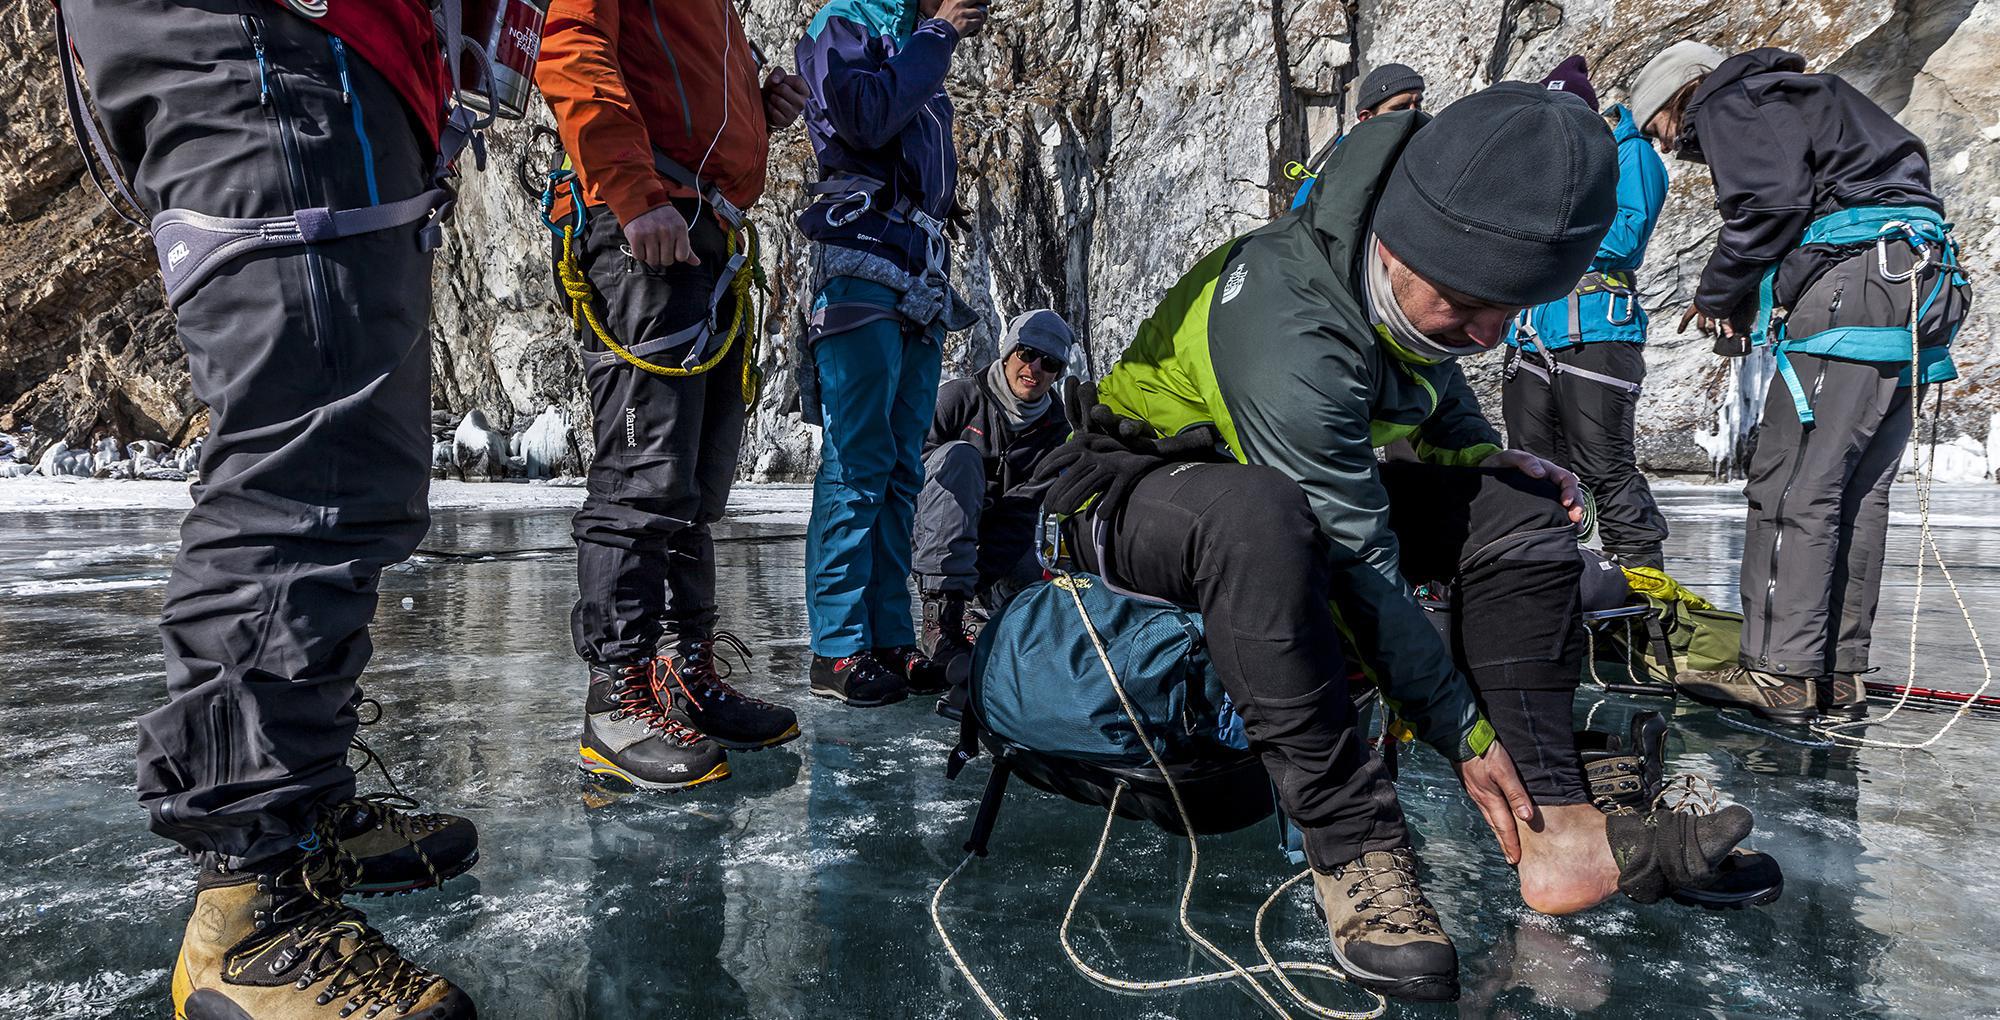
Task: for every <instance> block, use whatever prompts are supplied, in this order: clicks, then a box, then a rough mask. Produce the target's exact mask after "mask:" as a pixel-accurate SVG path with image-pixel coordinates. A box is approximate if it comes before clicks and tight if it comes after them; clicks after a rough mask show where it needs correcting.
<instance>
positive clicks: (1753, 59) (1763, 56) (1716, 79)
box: [1684, 46, 1806, 121]
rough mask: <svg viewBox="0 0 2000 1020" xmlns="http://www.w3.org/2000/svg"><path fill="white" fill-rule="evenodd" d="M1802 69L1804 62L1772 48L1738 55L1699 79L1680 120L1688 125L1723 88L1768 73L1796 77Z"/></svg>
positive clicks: (1797, 57)
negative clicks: (1790, 74)
mask: <svg viewBox="0 0 2000 1020" xmlns="http://www.w3.org/2000/svg"><path fill="white" fill-rule="evenodd" d="M1805 69H1806V58H1804V57H1802V56H1799V55H1798V54H1796V53H1793V52H1792V51H1791V50H1782V49H1779V48H1778V47H1776V46H1765V47H1763V48H1761V49H1754V50H1751V51H1749V52H1748V53H1738V54H1737V55H1735V56H1733V57H1730V58H1729V59H1728V60H1725V61H1723V62H1722V63H1720V64H1718V65H1716V68H1715V70H1713V71H1710V72H1709V73H1708V77H1706V78H1704V79H1702V82H1701V87H1700V88H1698V89H1695V90H1694V95H1693V96H1692V97H1690V98H1689V99H1688V105H1687V113H1686V114H1685V115H1684V116H1686V118H1687V119H1688V120H1690V121H1692V120H1693V119H1694V111H1695V108H1696V107H1698V106H1700V105H1701V104H1702V101H1703V100H1705V99H1707V98H1708V97H1709V96H1712V95H1714V94H1715V93H1716V92H1718V91H1719V90H1721V89H1722V88H1724V87H1725V86H1729V85H1734V84H1735V83H1737V82H1739V81H1742V80H1743V79H1745V78H1748V77H1750V76H1751V75H1754V74H1765V73H1767V72H1770V71H1790V72H1792V73H1794V74H1797V73H1801V72H1803V71H1805Z"/></svg>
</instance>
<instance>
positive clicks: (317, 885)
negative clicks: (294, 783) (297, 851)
mask: <svg viewBox="0 0 2000 1020" xmlns="http://www.w3.org/2000/svg"><path fill="white" fill-rule="evenodd" d="M327 836H328V837H330V836H331V833H330V832H328V833H327ZM343 860H345V859H344V858H341V857H340V856H339V855H338V853H337V850H336V848H335V847H334V846H333V845H332V844H331V842H328V843H326V844H324V845H322V846H321V847H320V848H319V849H318V850H317V851H315V852H313V853H310V854H307V855H305V856H304V857H302V858H300V859H299V860H297V861H294V862H293V863H291V864H290V865H289V866H287V867H285V868H284V869H283V870H281V871H277V872H275V873H268V874H266V873H257V872H231V871H225V870H222V869H221V868H220V867H217V866H216V865H215V864H214V863H213V862H212V861H211V862H210V863H207V864H205V865H204V866H203V868H202V871H201V876H200V878H199V879H198V881H197V885H196V889H197V892H196V894H195V901H194V915H193V916H192V917H190V918H189V919H188V926H187V934H186V935H185V936H184V937H183V939H182V941H181V950H180V956H179V958H178V959H177V960H176V961H175V962H174V977H173V1002H174V1020H350V1018H352V1020H362V1018H390V1017H393V1018H396V1020H470V1018H472V1017H475V1016H477V1015H478V1014H477V1012H476V1011H475V1010H474V1009H473V1006H472V1000H471V999H469V998H467V997H466V995H465V993H464V992H461V991H459V990H458V989H457V988H454V987H452V985H451V982H449V981H446V980H445V979H444V978H442V977H439V976H438V975H436V974H433V973H431V972H430V971H427V970H425V969H423V968H422V967H419V966H417V965H416V964H414V963H411V962H410V961H408V960H405V959H403V956H402V954H401V953H399V952H397V950H396V948H395V947H394V946H391V945H390V944H389V943H388V942H387V941H386V940H384V939H383V937H382V936H381V934H379V933H378V932H376V931H375V930H374V929H373V928H370V927H368V923H367V918H365V917H363V916H362V914H361V912H360V911H358V910H355V909H354V908H352V907H349V906H346V905H344V904H342V903H341V902H340V895H341V893H342V892H343V891H344V889H345V887H346V885H347V882H348V880H349V879H350V878H351V875H349V874H344V873H343V872H344V871H345V868H343V867H342V862H343ZM347 867H351V864H350V865H348V866H347Z"/></svg>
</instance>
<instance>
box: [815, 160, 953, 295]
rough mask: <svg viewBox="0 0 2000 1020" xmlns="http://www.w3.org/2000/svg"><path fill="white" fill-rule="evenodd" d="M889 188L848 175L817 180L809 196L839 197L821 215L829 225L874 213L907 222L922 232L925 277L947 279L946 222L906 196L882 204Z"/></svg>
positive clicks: (852, 220)
mask: <svg viewBox="0 0 2000 1020" xmlns="http://www.w3.org/2000/svg"><path fill="white" fill-rule="evenodd" d="M887 187H888V185H887V184H885V183H883V182H882V181H878V180H876V179H875V178H873V177H866V176H863V175H861V174H845V175H842V176H839V177H829V178H826V179H825V180H822V181H817V182H815V183H813V184H811V185H809V186H807V188H806V193H807V194H809V195H813V196H816V197H819V198H827V197H833V198H835V201H832V202H828V203H827V204H826V208H824V209H823V210H821V212H820V215H821V216H824V217H825V218H826V222H827V225H828V226H833V227H844V226H846V225H847V224H849V223H852V222H854V221H855V220H857V219H860V218H861V215H862V214H863V213H866V212H869V211H871V210H873V211H875V212H878V213H881V214H882V216H883V217H884V218H885V219H887V220H888V221H889V222H891V223H907V224H909V225H910V226H913V227H915V228H917V229H918V230H920V231H922V232H923V235H924V275H925V276H927V277H928V276H940V277H941V276H943V275H944V267H945V256H946V255H947V254H948V253H949V251H950V248H949V246H948V245H947V244H946V242H945V237H944V223H943V221H941V220H939V219H938V218H937V217H935V216H932V215H931V214H929V213H927V212H924V211H923V210H922V209H919V208H917V207H916V205H915V204H914V203H912V202H911V201H910V200H909V198H907V197H905V196H897V198H896V200H895V201H894V202H890V203H888V204H887V205H883V204H881V203H880V202H878V201H877V198H878V196H880V195H881V193H882V191H883V189H885V188H887ZM885 286H887V285H886V284H885ZM961 328H962V327H961Z"/></svg>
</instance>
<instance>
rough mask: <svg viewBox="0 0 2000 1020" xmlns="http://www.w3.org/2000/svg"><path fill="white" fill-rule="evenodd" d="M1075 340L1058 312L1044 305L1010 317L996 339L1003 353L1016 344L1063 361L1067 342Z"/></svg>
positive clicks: (1068, 347)
mask: <svg viewBox="0 0 2000 1020" xmlns="http://www.w3.org/2000/svg"><path fill="white" fill-rule="evenodd" d="M1075 342H1076V333H1075V332H1073V331H1072V330H1071V329H1070V328H1069V323H1067V322H1064V321H1063V317H1062V316H1060V315H1057V314H1056V313H1055V312H1054V311H1052V310H1050V309H1047V308H1037V309H1035V310H1034V311H1032V312H1022V313H1021V314H1019V315H1016V316H1014V321H1012V322H1009V323H1008V324H1007V332H1006V333H1005V334H1004V335H1003V336H1002V337H1001V339H1000V353H1001V355H1002V356H1005V355H1006V354H1008V353H1009V352H1011V351H1013V349H1014V348H1015V346H1017V345H1018V346H1021V347H1026V348H1027V349H1029V350H1031V351H1035V352H1037V353H1040V354H1046V355H1048V356H1049V357H1051V358H1061V359H1062V360H1063V363H1065V364H1067V363H1068V362H1069V349H1070V345H1072V344H1074V343H1075Z"/></svg>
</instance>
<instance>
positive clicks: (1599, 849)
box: [1518, 804, 1618, 914]
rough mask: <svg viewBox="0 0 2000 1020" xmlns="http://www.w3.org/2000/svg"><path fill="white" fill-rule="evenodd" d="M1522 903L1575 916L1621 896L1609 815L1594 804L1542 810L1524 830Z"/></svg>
mask: <svg viewBox="0 0 2000 1020" xmlns="http://www.w3.org/2000/svg"><path fill="white" fill-rule="evenodd" d="M1518 872H1519V874H1520V878H1521V901H1522V902H1523V903H1526V904H1527V905H1528V909H1529V910H1533V911H1536V912H1538V913H1543V914H1574V913H1576V912H1577V911H1579V910H1587V909H1589V908H1591V907H1594V906H1596V905H1598V904H1599V903H1602V902H1604V901H1605V900H1608V899H1610V898H1611V897H1612V896H1614V895H1616V894H1617V892H1618V862H1617V861H1616V860H1613V859H1612V857H1611V842H1610V840H1609V839H1607V838H1606V837H1605V834H1604V813H1603V812H1601V811H1599V810H1597V808H1595V807H1593V806H1592V805H1589V804H1558V805H1553V806H1545V807H1543V808H1542V809H1541V810H1540V812H1539V814H1538V816H1537V817H1536V819H1535V821H1534V822H1532V823H1527V824H1523V825H1522V826H1521V864H1520V867H1519V869H1518Z"/></svg>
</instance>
